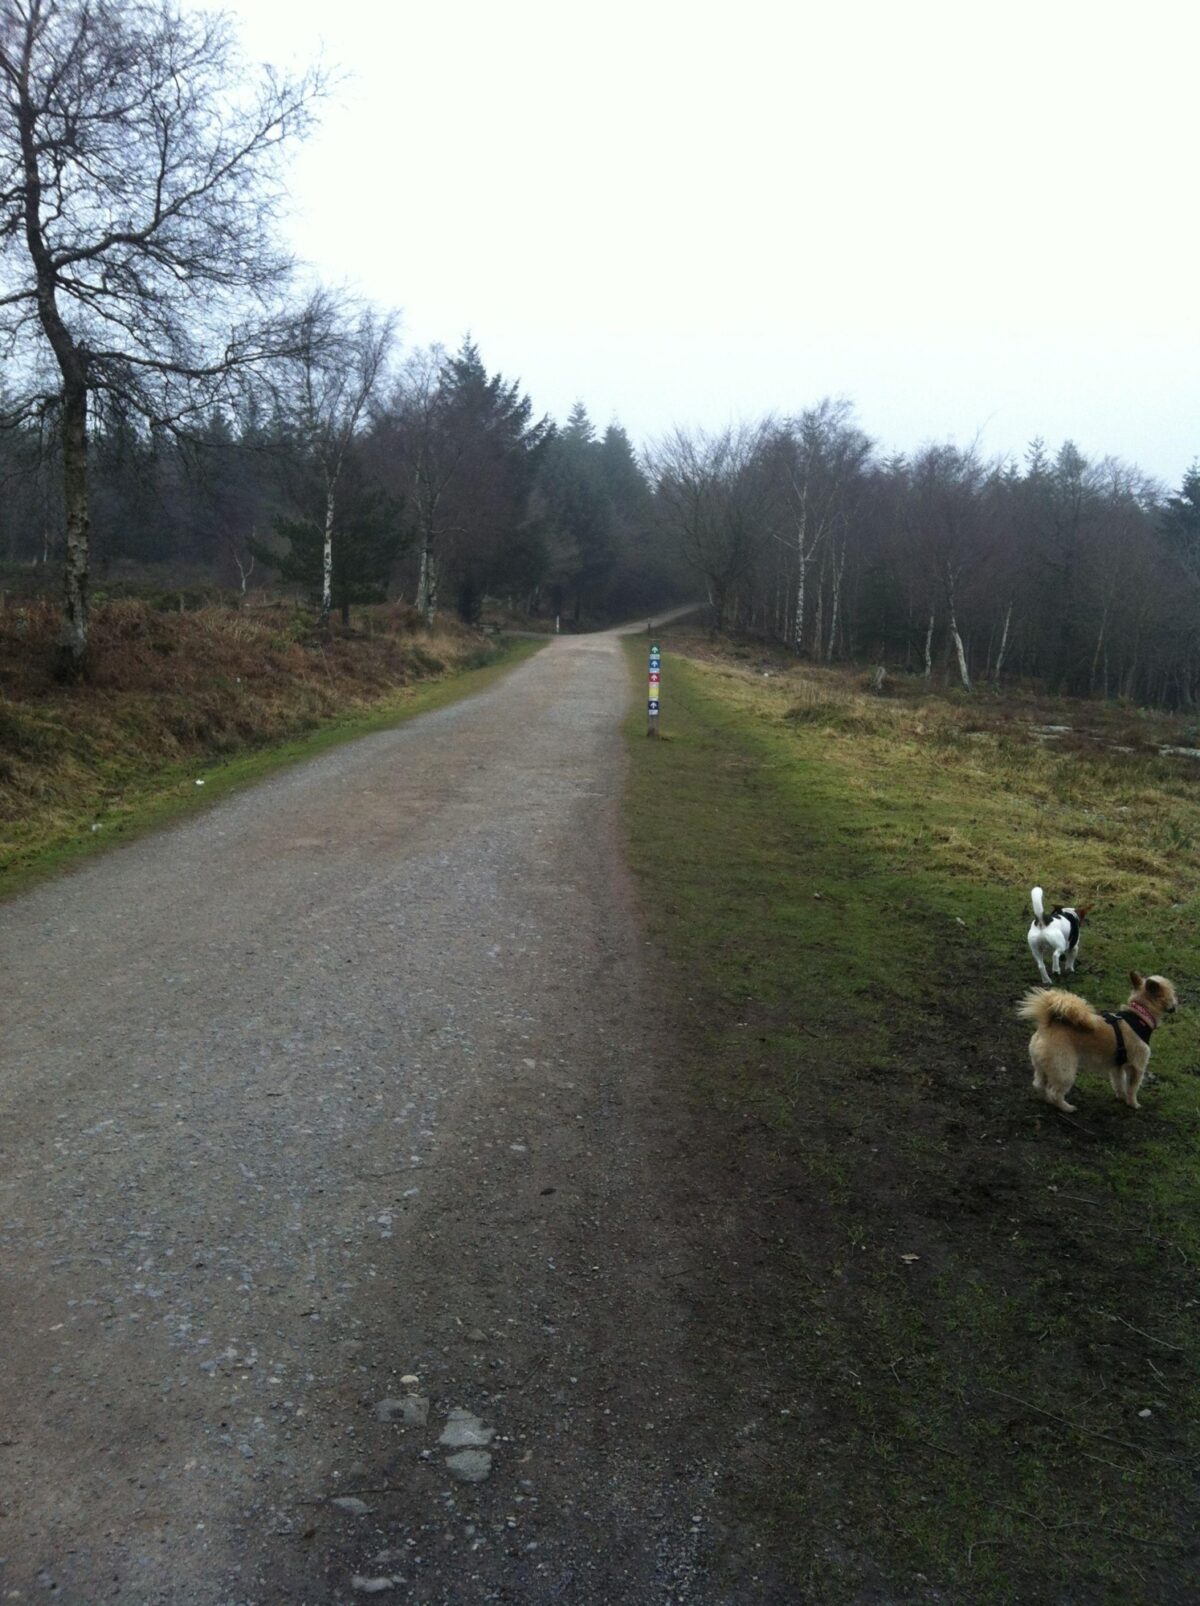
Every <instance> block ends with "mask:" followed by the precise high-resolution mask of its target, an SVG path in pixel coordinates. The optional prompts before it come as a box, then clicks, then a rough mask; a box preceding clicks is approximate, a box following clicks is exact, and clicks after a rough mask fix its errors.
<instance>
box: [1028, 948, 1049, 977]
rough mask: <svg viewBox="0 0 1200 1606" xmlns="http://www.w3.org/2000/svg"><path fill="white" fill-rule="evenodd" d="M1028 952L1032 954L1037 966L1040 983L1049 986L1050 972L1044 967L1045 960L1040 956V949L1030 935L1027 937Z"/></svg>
mask: <svg viewBox="0 0 1200 1606" xmlns="http://www.w3.org/2000/svg"><path fill="white" fill-rule="evenodd" d="M1029 952H1030V953H1031V954H1032V955H1033V962H1034V964H1035V965H1036V966H1037V968H1038V975H1039V976H1041V978H1042V985H1043V986H1044V987H1049V985H1050V972H1049V971H1048V970H1047V969H1046V962H1045V960H1044V959H1043V958H1042V953H1041V949H1040V948H1039V947H1038V945H1037V943H1036V942H1035V941H1034V939H1033V938H1032V937H1030V938H1029Z"/></svg>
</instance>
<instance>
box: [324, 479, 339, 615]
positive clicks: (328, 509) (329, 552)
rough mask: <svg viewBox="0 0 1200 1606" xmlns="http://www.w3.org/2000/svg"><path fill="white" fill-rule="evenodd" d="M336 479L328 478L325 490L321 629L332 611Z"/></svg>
mask: <svg viewBox="0 0 1200 1606" xmlns="http://www.w3.org/2000/svg"><path fill="white" fill-rule="evenodd" d="M335 487H336V481H334V480H330V482H329V485H328V487H327V488H326V491H325V549H324V551H323V552H322V554H321V629H322V630H327V629H328V628H329V615H330V614H331V613H332V611H333V511H334V505H335V501H336V496H335Z"/></svg>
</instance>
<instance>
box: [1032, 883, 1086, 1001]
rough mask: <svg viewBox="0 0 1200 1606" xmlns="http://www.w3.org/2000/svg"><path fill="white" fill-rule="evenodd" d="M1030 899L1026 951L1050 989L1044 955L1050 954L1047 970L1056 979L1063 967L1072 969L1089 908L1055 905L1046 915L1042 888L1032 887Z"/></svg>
mask: <svg viewBox="0 0 1200 1606" xmlns="http://www.w3.org/2000/svg"><path fill="white" fill-rule="evenodd" d="M1029 900H1030V902H1031V903H1032V904H1033V924H1032V925H1031V926H1030V928H1029V938H1028V941H1029V952H1030V953H1031V954H1032V955H1033V958H1034V963H1035V964H1036V965H1037V968H1038V973H1039V974H1040V976H1041V978H1042V980H1043V981H1044V982H1045V983H1046V984H1047V986H1049V983H1050V971H1048V970H1047V969H1046V959H1045V956H1046V955H1047V954H1049V955H1050V970H1052V971H1053V972H1054V974H1055V975H1056V976H1061V975H1062V972H1063V969H1064V968H1065V969H1067V970H1074V969H1075V960H1076V958H1077V957H1078V955H1079V928H1080V926H1082V925H1083V922H1084V921H1085V920H1086V918H1087V912H1088V906H1087V905H1085V906H1084V907H1083V908H1080V909H1063V908H1059V907H1058V906H1057V905H1055V907H1054V908H1053V909H1052V910H1051V911H1050V914H1049V915H1047V914H1046V911H1045V908H1044V906H1043V903H1042V889H1041V887H1034V888H1033V890H1032V891H1031V892H1030V894H1029ZM1064 962H1065V965H1064Z"/></svg>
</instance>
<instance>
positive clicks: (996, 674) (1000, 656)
mask: <svg viewBox="0 0 1200 1606" xmlns="http://www.w3.org/2000/svg"><path fill="white" fill-rule="evenodd" d="M1012 611H1013V605H1012V603H1011V602H1010V603H1009V605H1008V612H1007V613H1006V614H1005V615H1004V629H1003V631H1002V632H1001V634H1000V651H999V652H998V653H997V654H996V668H995V670H994V671H993V673H992V680H993V681H994V683H995V684H996V685H999V684H1000V671H1001V670H1002V669H1003V668H1004V654H1005V653H1006V652H1007V650H1008V627H1009V625H1010V624H1011V623H1012Z"/></svg>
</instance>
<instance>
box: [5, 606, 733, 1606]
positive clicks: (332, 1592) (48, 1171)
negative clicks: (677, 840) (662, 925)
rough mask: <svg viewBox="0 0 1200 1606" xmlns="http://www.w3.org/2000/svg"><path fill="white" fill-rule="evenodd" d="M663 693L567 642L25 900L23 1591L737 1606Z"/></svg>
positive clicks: (10, 1442) (14, 1182) (10, 1025)
mask: <svg viewBox="0 0 1200 1606" xmlns="http://www.w3.org/2000/svg"><path fill="white" fill-rule="evenodd" d="M628 695H629V678H628V675H627V672H626V668H625V664H624V660H623V657H622V654H621V652H620V650H619V645H618V643H617V641H616V638H615V637H614V636H594V637H587V638H579V639H571V640H568V639H562V640H557V641H555V642H553V643H552V644H551V645H550V646H549V647H548V648H547V649H546V650H545V651H544V652H542V653H540V654H539V655H538V656H537V657H536V658H534V659H533V660H531V661H530V662H528V663H527V664H525V665H524V666H523V667H521V668H520V669H519V670H517V671H515V672H514V673H513V674H512V675H511V676H510V677H509V678H508V679H507V680H505V681H504V682H502V683H501V684H500V685H498V686H497V687H496V688H494V689H492V690H491V691H489V692H486V693H484V694H482V695H480V696H478V697H476V698H474V699H472V700H470V701H468V702H464V703H460V704H457V705H455V706H453V707H450V708H447V709H444V710H442V711H441V712H439V713H436V714H432V715H429V716H426V717H424V718H422V719H420V720H418V721H416V722H414V723H412V724H409V725H407V726H404V727H403V728H401V729H399V730H396V731H393V732H389V733H385V734H383V735H378V736H374V737H370V738H366V739H364V740H361V741H359V742H357V743H355V744H354V745H352V746H349V747H344V748H341V749H340V750H338V751H336V752H334V753H331V754H330V755H328V756H326V757H324V758H322V759H320V760H318V761H315V762H313V763H311V764H308V765H306V766H305V767H303V768H300V769H296V770H293V771H290V772H289V773H287V774H285V775H283V776H281V777H279V778H276V779H275V780H272V781H270V782H268V783H266V784H263V785H261V786H259V787H257V788H256V789H255V790H253V791H250V792H246V793H243V794H241V795H240V796H237V797H235V798H233V799H232V800H230V801H227V802H225V803H223V804H222V805H221V806H219V807H218V808H216V809H214V810H213V811H212V812H211V813H208V814H206V815H205V816H203V817H201V818H197V819H195V820H193V821H192V822H190V823H188V824H186V825H183V826H180V827H178V828H175V829H173V830H170V831H167V832H164V833H162V834H160V835H157V836H155V837H152V838H148V839H146V840H143V841H142V842H140V843H136V844H134V845H131V846H130V847H128V848H125V849H123V850H121V851H119V852H115V853H113V854H111V855H109V856H108V857H106V858H104V859H101V860H98V861H96V862H94V863H92V864H91V865H89V866H88V867H86V868H85V869H82V870H81V871H79V872H78V873H76V874H74V875H72V876H70V877H67V878H65V879H62V880H59V881H56V882H54V883H53V884H50V885H47V886H45V887H43V888H42V889H41V890H39V891H37V892H35V893H33V894H31V895H28V896H26V897H24V898H22V899H20V900H19V901H16V902H14V903H11V904H9V905H7V906H5V907H4V908H3V910H0V974H2V975H3V977H4V998H3V1008H4V1010H5V1014H6V1020H5V1022H4V1030H3V1038H2V1044H0V1260H2V1263H3V1267H4V1279H3V1287H2V1291H0V1332H2V1334H3V1338H2V1340H0V1342H2V1346H3V1347H2V1351H0V1375H2V1382H3V1391H4V1406H5V1409H4V1416H3V1420H2V1421H0V1472H2V1480H3V1481H2V1483H0V1513H2V1515H0V1600H6V1599H40V1598H43V1597H44V1595H45V1594H46V1592H47V1591H49V1590H54V1591H56V1592H57V1596H58V1598H59V1599H65V1600H69V1601H78V1602H89V1603H90V1602H99V1601H108V1600H114V1601H121V1602H171V1603H182V1602H223V1603H230V1606H232V1603H234V1602H238V1603H243V1602H256V1603H263V1606H266V1603H270V1602H278V1601H284V1600H286V1601H289V1602H292V1601H295V1602H305V1601H307V1602H327V1601H343V1600H344V1601H355V1600H358V1599H361V1598H363V1597H364V1596H366V1595H370V1594H378V1595H380V1596H381V1597H382V1598H383V1599H384V1600H388V1599H395V1600H404V1601H414V1602H424V1601H428V1602H442V1601H446V1602H450V1601H453V1602H456V1603H457V1602H472V1601H477V1600H478V1601H484V1600H504V1601H520V1602H540V1601H552V1600H553V1601H558V1600H569V1601H578V1602H590V1601H596V1602H600V1601H605V1602H613V1601H634V1602H643V1601H645V1602H657V1601H683V1600H688V1601H699V1600H711V1599H715V1598H717V1597H716V1596H715V1595H714V1594H713V1593H712V1592H711V1587H710V1586H706V1585H705V1584H704V1583H703V1577H702V1575H703V1569H702V1568H701V1566H700V1564H699V1561H698V1557H699V1556H700V1554H701V1553H702V1551H703V1547H704V1546H705V1544H706V1542H707V1526H706V1525H707V1524H708V1522H709V1515H708V1507H707V1504H706V1503H707V1502H708V1501H709V1498H710V1490H709V1483H710V1475H709V1471H708V1468H709V1466H710V1464H711V1463H710V1459H709V1458H708V1457H707V1456H706V1453H705V1451H704V1450H703V1448H702V1446H701V1442H700V1441H701V1439H702V1437H703V1427H702V1425H701V1423H702V1419H703V1417H704V1414H705V1413H704V1411H703V1409H702V1408H701V1407H700V1406H699V1405H698V1404H697V1400H696V1398H695V1397H694V1390H693V1386H692V1384H691V1383H690V1382H689V1377H690V1371H689V1360H688V1356H687V1354H686V1353H684V1351H685V1350H686V1347H687V1346H686V1343H685V1341H684V1339H683V1337H682V1336H681V1335H682V1334H683V1333H684V1331H685V1323H684V1320H683V1316H682V1314H681V1310H680V1308H679V1306H678V1304H677V1297H678V1296H677V1295H676V1293H675V1289H676V1286H677V1283H678V1281H679V1280H680V1279H681V1278H682V1279H685V1280H688V1281H694V1278H693V1273H694V1270H695V1267H694V1254H693V1251H692V1250H691V1249H689V1247H688V1242H687V1235H686V1233H683V1232H681V1231H680V1230H679V1229H678V1227H677V1221H676V1217H677V1211H678V1201H677V1199H673V1197H672V1193H671V1187H672V1184H671V1182H670V1180H669V1171H670V1167H669V1165H667V1164H666V1163H665V1160H664V1157H666V1156H668V1155H670V1154H671V1152H672V1151H673V1145H674V1144H675V1142H676V1128H677V1126H678V1124H679V1114H678V1108H677V1104H676V1100H675V1098H674V1096H673V1093H672V1085H671V1078H672V1074H673V1073H672V1071H671V1069H670V1066H669V1056H668V1055H666V1054H665V1053H664V1048H663V1044H662V1042H661V1041H660V1037H661V1034H660V1033H659V1032H658V1031H657V1028H656V1025H655V1021H654V1016H653V1012H652V1011H651V1010H650V1009H649V1008H648V1005H647V998H646V996H645V981H644V977H645V976H646V974H647V971H648V965H647V960H648V957H649V956H648V955H647V953H646V952H645V949H644V947H642V946H641V945H640V939H639V938H638V935H637V932H636V928H635V925H634V922H633V918H632V914H631V909H630V905H629V900H628V896H627V888H626V884H625V879H624V874H623V871H622V869H621V857H620V851H619V845H618V837H617V816H616V810H617V803H618V798H619V791H620V784H621V774H622V764H623V755H622V746H621V738H620V734H619V729H618V724H619V717H620V713H621V710H622V709H623V707H624V706H626V699H627V697H628ZM649 975H650V978H651V979H652V970H651V971H649ZM740 1598H745V1597H744V1596H742V1597H740Z"/></svg>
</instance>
